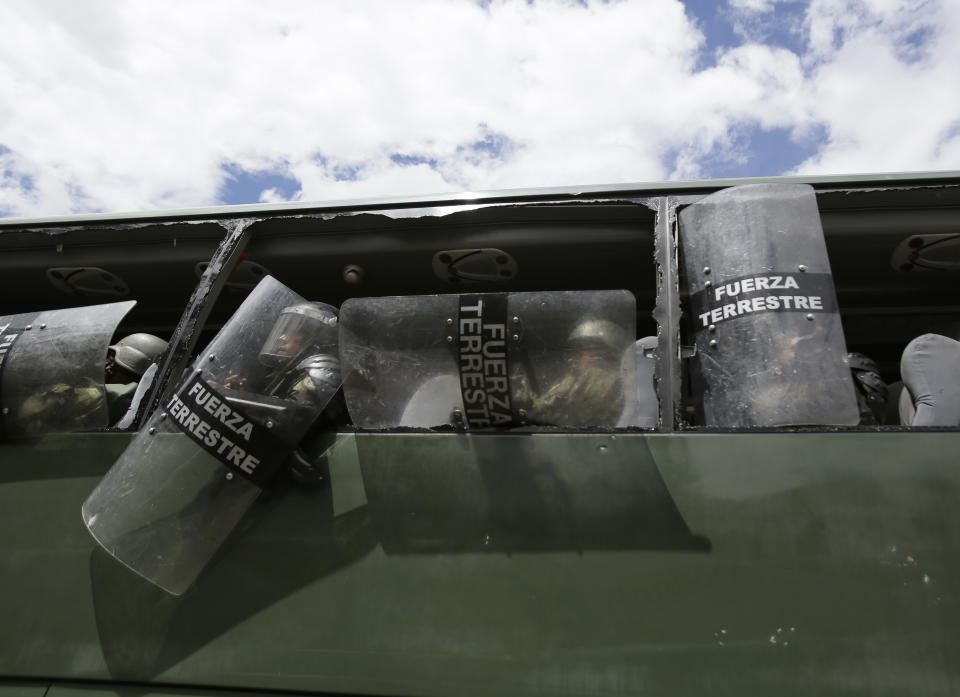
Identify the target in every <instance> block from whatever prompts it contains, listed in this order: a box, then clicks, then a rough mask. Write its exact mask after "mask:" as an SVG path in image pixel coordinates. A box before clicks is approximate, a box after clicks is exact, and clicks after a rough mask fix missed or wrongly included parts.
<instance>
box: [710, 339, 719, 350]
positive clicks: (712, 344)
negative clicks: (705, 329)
mask: <svg viewBox="0 0 960 697" xmlns="http://www.w3.org/2000/svg"><path fill="white" fill-rule="evenodd" d="M718 344H719V342H718V341H717V340H716V339H710V348H717V345H718Z"/></svg>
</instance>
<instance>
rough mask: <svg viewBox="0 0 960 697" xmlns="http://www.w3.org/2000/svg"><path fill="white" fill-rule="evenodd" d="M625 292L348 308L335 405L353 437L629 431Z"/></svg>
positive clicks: (632, 303) (632, 408)
mask: <svg viewBox="0 0 960 697" xmlns="http://www.w3.org/2000/svg"><path fill="white" fill-rule="evenodd" d="M635 313H636V300H635V299H634V297H633V295H632V294H631V293H630V292H629V291H625V290H618V291H589V292H573V291H564V292H542V293H482V294H472V295H429V296H407V297H384V298H352V299H350V300H347V301H346V302H345V303H344V304H343V307H342V309H341V314H340V357H341V360H342V362H343V379H344V395H345V397H346V401H347V407H348V409H349V410H350V415H351V417H352V418H353V421H354V424H356V425H357V426H359V427H361V428H375V429H382V428H395V427H401V426H403V427H414V428H435V427H443V426H452V427H455V428H464V429H478V428H481V429H482V428H494V427H516V426H527V425H529V426H559V427H570V428H616V427H618V426H620V427H623V426H636V425H638V418H639V417H638V412H639V409H638V404H637V367H636V355H635V349H634V341H635V338H636V336H635V334H636V329H635V323H636V317H635Z"/></svg>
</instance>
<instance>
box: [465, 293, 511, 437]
mask: <svg viewBox="0 0 960 697" xmlns="http://www.w3.org/2000/svg"><path fill="white" fill-rule="evenodd" d="M457 331H458V334H459V337H458V343H457V358H458V365H459V366H460V391H461V393H462V395H463V406H464V409H465V410H466V413H465V414H464V418H465V422H466V426H467V428H488V427H490V426H509V425H511V424H513V423H514V421H515V419H514V414H513V406H512V404H511V401H510V378H509V375H510V372H509V371H508V370H507V331H508V329H507V294H506V293H484V294H482V295H461V296H460V314H459V317H458V321H457Z"/></svg>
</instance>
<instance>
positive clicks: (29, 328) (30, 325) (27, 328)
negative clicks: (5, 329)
mask: <svg viewBox="0 0 960 697" xmlns="http://www.w3.org/2000/svg"><path fill="white" fill-rule="evenodd" d="M24 329H26V330H27V331H30V330H31V329H33V325H32V324H28V325H27V326H26V327H24Z"/></svg>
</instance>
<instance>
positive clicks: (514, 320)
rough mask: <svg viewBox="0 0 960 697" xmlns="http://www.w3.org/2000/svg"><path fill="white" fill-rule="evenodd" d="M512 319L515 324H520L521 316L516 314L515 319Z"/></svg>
mask: <svg viewBox="0 0 960 697" xmlns="http://www.w3.org/2000/svg"><path fill="white" fill-rule="evenodd" d="M510 321H511V322H513V323H514V324H520V318H519V317H517V316H516V315H514V316H513V319H512V320H510Z"/></svg>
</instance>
